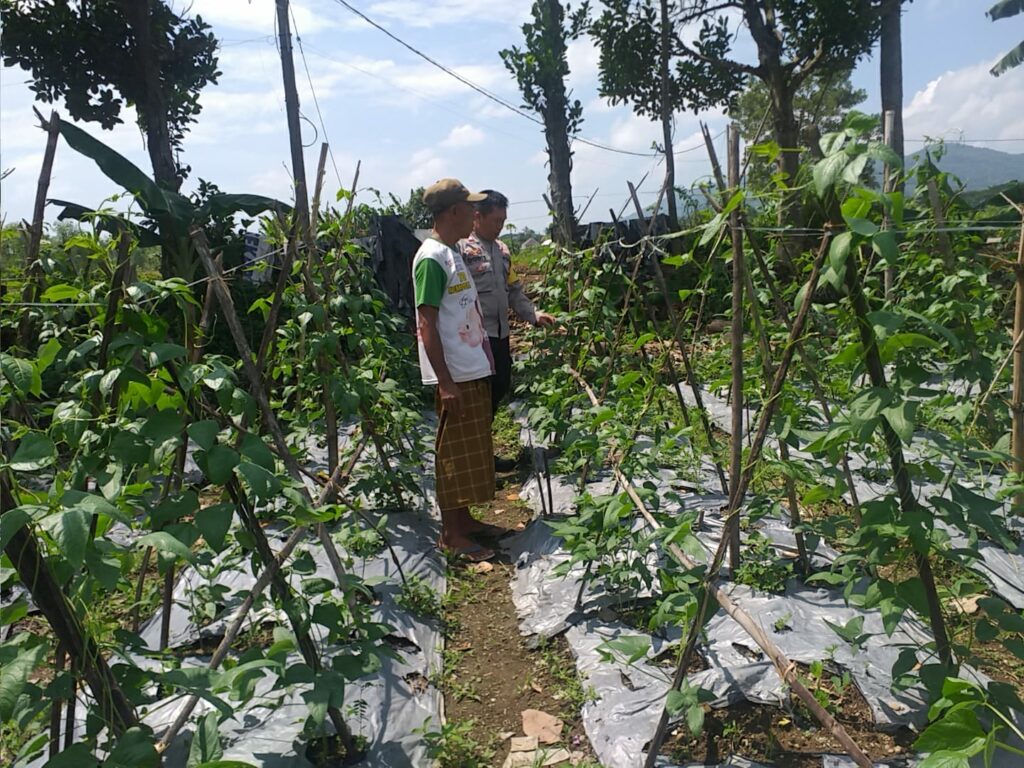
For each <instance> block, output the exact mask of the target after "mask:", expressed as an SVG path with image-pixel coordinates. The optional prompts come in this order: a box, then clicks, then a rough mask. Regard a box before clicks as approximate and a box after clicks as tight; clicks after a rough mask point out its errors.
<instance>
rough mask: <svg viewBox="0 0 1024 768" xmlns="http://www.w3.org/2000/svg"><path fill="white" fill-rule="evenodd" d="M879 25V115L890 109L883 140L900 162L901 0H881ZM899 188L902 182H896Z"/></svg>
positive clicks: (901, 118) (901, 147)
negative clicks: (888, 126)
mask: <svg viewBox="0 0 1024 768" xmlns="http://www.w3.org/2000/svg"><path fill="white" fill-rule="evenodd" d="M880 10H881V17H882V28H881V34H880V39H879V45H878V70H879V85H880V91H881V95H882V117H883V120H884V118H885V114H886V113H887V112H892V114H893V121H892V135H891V136H887V137H886V140H887V143H888V144H889V146H890V147H892V150H893V152H895V153H896V154H897V155H898V156H899V158H900V162H901V163H902V162H903V34H902V30H901V27H902V20H901V18H900V16H901V13H902V10H903V0H882V4H881V9H880ZM900 188H901V189H902V184H901V185H900Z"/></svg>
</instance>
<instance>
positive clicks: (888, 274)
mask: <svg viewBox="0 0 1024 768" xmlns="http://www.w3.org/2000/svg"><path fill="white" fill-rule="evenodd" d="M895 134H896V113H895V112H893V111H892V110H891V109H887V110H886V111H885V114H884V116H883V118H882V140H883V141H884V142H885V145H886V146H887V147H889V149H893V143H894V141H895V139H896V135H895ZM895 178H896V174H895V173H894V171H893V169H892V168H891V167H889V164H888V163H886V164H885V165H884V166H883V167H882V191H883V192H885V193H889V192H892V190H893V188H894V187H895ZM888 225H889V214H885V216H884V218H883V221H882V227H883V228H884V229H888ZM883 274H884V278H883V280H884V283H883V284H884V290H885V300H886V301H887V302H888V301H892V287H893V284H894V283H895V282H896V268H895V267H893V266H886V268H885V272H884V273H883Z"/></svg>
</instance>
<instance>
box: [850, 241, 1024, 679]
mask: <svg viewBox="0 0 1024 768" xmlns="http://www.w3.org/2000/svg"><path fill="white" fill-rule="evenodd" d="M857 262H858V259H857V252H856V250H851V252H850V257H849V261H848V263H847V265H846V287H847V290H848V292H849V296H850V303H851V304H852V305H853V311H854V314H855V315H856V317H857V328H858V330H859V332H860V338H861V344H862V345H863V347H864V352H863V355H864V367H865V368H866V369H867V372H868V377H869V378H870V379H871V385H872V386H873V387H876V388H878V389H886V388H888V385H887V384H886V380H885V368H884V367H883V366H882V356H881V354H880V353H879V351H878V339H877V337H876V336H875V329H874V326H873V325H872V324H871V320H870V319H869V313H870V307H869V305H868V300H867V297H866V296H865V295H864V289H863V287H862V286H861V282H860V275H859V274H858V264H857ZM1022 292H1024V285H1022V280H1021V277H1020V273H1019V272H1018V278H1017V298H1018V299H1019V300H1020V299H1022V296H1024V293H1022ZM1017 312H1018V316H1019V317H1020V318H1021V319H1022V320H1024V311H1022V310H1021V301H1018V304H1017ZM1022 365H1024V363H1022ZM1015 368H1016V363H1015ZM1022 370H1024V368H1022ZM1015 426H1019V421H1018V424H1017V425H1015ZM879 429H880V430H881V432H882V437H883V439H884V440H885V446H886V450H887V452H888V454H889V463H890V465H891V466H892V474H893V479H894V480H895V483H896V491H897V493H898V494H899V499H900V509H901V510H902V512H903V515H904V516H905V517H906V518H908V519H909V517H910V515H911V514H912V513H913V512H915V511H917V510H918V509H919V505H918V503H917V498H916V497H915V496H914V486H913V484H912V483H911V480H910V473H909V471H908V470H907V462H906V458H905V457H904V455H903V443H902V441H901V440H900V437H899V435H898V434H896V430H894V429H893V428H892V425H891V424H889V421H888V419H887V418H886V417H885V416H884V415H883V416H882V418H881V419H880V420H879ZM1022 434H1024V432H1022ZM1016 448H1017V446H1016V445H1015V446H1014V449H1015V451H1016ZM914 560H915V562H916V564H917V573H918V576H920V578H921V586H922V587H923V588H924V594H925V601H926V602H927V604H928V618H929V622H930V624H931V629H932V635H934V637H935V650H936V653H937V654H938V656H939V660H940V661H941V662H942V663H943V664H945V665H947V666H949V665H951V664H952V662H953V652H952V648H951V647H950V644H949V635H948V634H947V632H946V623H945V619H944V618H943V616H942V605H941V603H940V602H939V595H938V591H937V590H936V587H935V576H934V574H933V573H932V566H931V562H930V561H929V559H928V553H927V552H920V551H918V550H917V547H916V546H915V547H914Z"/></svg>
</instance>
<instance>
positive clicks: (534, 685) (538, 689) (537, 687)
mask: <svg viewBox="0 0 1024 768" xmlns="http://www.w3.org/2000/svg"><path fill="white" fill-rule="evenodd" d="M530 687H531V688H533V690H535V691H536V692H537V693H544V689H543V688H541V687H540V683H538V682H537V681H536V680H532V681H531V682H530Z"/></svg>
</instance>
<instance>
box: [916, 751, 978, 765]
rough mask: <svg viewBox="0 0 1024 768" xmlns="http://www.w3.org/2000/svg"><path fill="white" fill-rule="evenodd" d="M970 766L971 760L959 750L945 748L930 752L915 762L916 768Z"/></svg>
mask: <svg viewBox="0 0 1024 768" xmlns="http://www.w3.org/2000/svg"><path fill="white" fill-rule="evenodd" d="M970 766H971V761H970V760H969V759H968V758H967V757H965V756H964V755H962V754H960V753H959V752H951V751H949V750H945V749H944V750H942V751H941V752H932V753H931V754H930V755H928V756H927V757H926V758H924V759H923V760H922V761H921V762H919V763H918V764H917V768H970Z"/></svg>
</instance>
